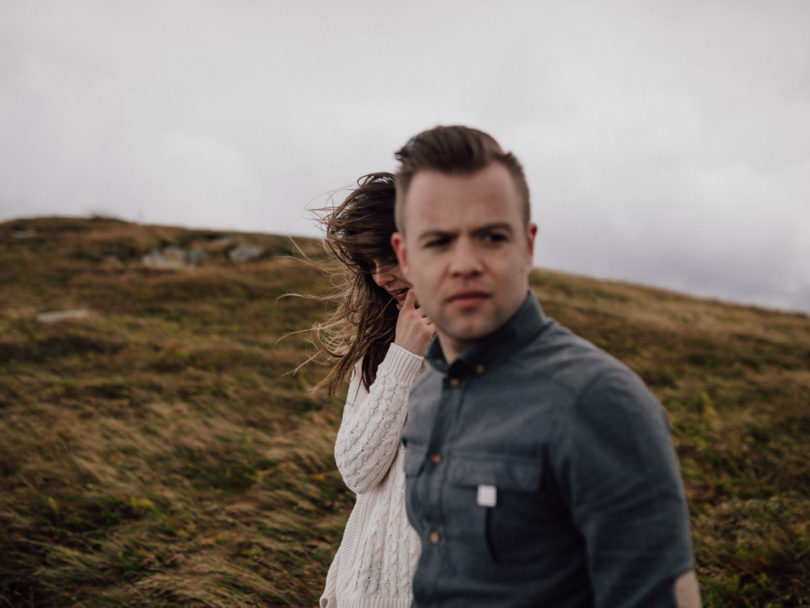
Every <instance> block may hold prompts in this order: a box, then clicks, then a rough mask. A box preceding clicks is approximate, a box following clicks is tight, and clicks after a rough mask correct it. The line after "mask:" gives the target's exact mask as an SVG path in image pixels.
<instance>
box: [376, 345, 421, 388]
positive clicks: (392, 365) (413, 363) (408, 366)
mask: <svg viewBox="0 0 810 608" xmlns="http://www.w3.org/2000/svg"><path fill="white" fill-rule="evenodd" d="M424 360H425V358H424V357H422V356H420V355H415V354H413V353H412V352H411V351H409V350H408V349H406V348H402V347H401V346H399V345H398V344H393V343H392V344H391V345H390V346H389V347H388V352H387V353H386V355H385V359H383V360H382V363H380V365H379V367H378V368H377V375H378V376H379V375H380V374H381V373H384V374H388V375H391V376H393V377H394V378H397V379H398V380H400V381H402V382H405V383H408V384H413V382H414V381H415V380H416V378H417V377H418V376H419V373H420V372H421V371H422V365H423V363H424Z"/></svg>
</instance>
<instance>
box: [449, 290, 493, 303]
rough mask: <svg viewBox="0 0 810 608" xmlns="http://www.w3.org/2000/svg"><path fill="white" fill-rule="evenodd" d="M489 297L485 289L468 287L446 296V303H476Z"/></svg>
mask: <svg viewBox="0 0 810 608" xmlns="http://www.w3.org/2000/svg"><path fill="white" fill-rule="evenodd" d="M488 297H489V294H488V293H486V292H485V291H478V290H476V289H470V290H465V291H459V292H457V293H454V294H453V295H452V296H450V297H449V298H447V303H448V304H451V303H452V304H461V305H465V304H477V303H479V302H481V301H482V300H485V299H487V298H488Z"/></svg>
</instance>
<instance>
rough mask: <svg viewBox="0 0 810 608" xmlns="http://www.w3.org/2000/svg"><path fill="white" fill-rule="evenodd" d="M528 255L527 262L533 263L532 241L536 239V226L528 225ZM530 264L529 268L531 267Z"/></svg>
mask: <svg viewBox="0 0 810 608" xmlns="http://www.w3.org/2000/svg"><path fill="white" fill-rule="evenodd" d="M527 236H528V243H527V244H528V250H527V252H528V254H529V260H530V262H531V263H533V262H534V240H535V238H536V237H537V224H529V233H528V235H527ZM531 263H530V264H529V266H531Z"/></svg>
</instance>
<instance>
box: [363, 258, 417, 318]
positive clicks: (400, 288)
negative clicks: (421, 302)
mask: <svg viewBox="0 0 810 608" xmlns="http://www.w3.org/2000/svg"><path fill="white" fill-rule="evenodd" d="M372 261H373V262H374V269H373V270H372V271H371V279H372V280H373V281H374V282H375V283H376V284H377V286H379V287H380V288H382V289H384V290H385V291H387V292H388V294H389V295H390V296H391V297H392V298H394V299H395V300H396V301H397V305H398V306H402V303H403V302H404V301H405V296H406V295H408V290H409V289H410V288H411V287H412V286H411V284H410V283H408V281H406V280H405V278H404V277H403V276H402V273H401V272H400V270H399V266H398V265H396V264H393V265H392V264H391V263H390V262H386V261H383V260H377V259H374V260H372Z"/></svg>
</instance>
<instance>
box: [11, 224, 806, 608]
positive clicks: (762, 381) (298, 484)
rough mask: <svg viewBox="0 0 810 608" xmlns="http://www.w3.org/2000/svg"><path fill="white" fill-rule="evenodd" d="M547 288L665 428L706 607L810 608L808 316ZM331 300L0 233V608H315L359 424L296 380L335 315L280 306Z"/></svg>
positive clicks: (122, 252) (123, 237)
mask: <svg viewBox="0 0 810 608" xmlns="http://www.w3.org/2000/svg"><path fill="white" fill-rule="evenodd" d="M240 244H249V245H254V246H256V247H259V248H261V250H262V254H261V256H260V257H259V258H257V259H255V260H252V261H248V262H242V263H237V262H234V261H232V260H231V258H230V252H231V251H232V250H233V248H234V247H235V246H237V245H240ZM299 245H300V246H301V248H302V249H303V252H304V253H306V254H307V255H308V256H309V257H310V258H312V259H313V260H315V261H316V262H319V263H323V264H326V262H327V261H326V259H325V258H324V257H323V255H322V253H321V249H320V246H319V244H318V243H316V242H314V241H307V240H302V241H299ZM171 248H174V249H171ZM155 251H157V252H162V253H163V254H164V255H165V256H166V257H167V258H170V260H173V261H174V264H175V266H177V268H165V267H155V266H149V265H145V264H144V263H143V256H144V255H147V254H149V253H150V252H155ZM183 255H185V257H186V258H187V259H189V260H190V261H191V262H192V263H193V264H192V265H191V266H184V265H183V263H182V258H183ZM172 256H173V257H172ZM296 256H298V257H299V259H295V257H296ZM178 260H179V261H178ZM164 266H171V264H165V265H164ZM532 285H533V287H534V288H535V289H536V291H537V293H538V296H539V297H540V300H541V302H542V303H543V306H544V309H545V310H546V312H547V313H548V314H550V315H551V316H553V317H555V318H557V319H558V320H559V321H560V322H562V323H563V324H565V325H567V326H569V327H570V328H572V329H573V330H574V331H576V332H577V333H579V334H580V335H582V336H584V337H586V338H588V339H589V340H591V341H593V342H594V343H596V344H597V345H599V346H601V347H602V348H604V349H606V350H607V351H609V352H611V353H613V354H614V355H616V356H617V357H619V358H620V359H622V360H624V361H625V362H627V363H628V364H629V365H630V366H631V367H633V368H634V369H635V370H636V371H637V372H638V373H639V374H640V375H641V376H642V377H643V378H644V379H645V381H646V382H647V383H648V384H649V385H650V387H651V388H652V390H653V391H654V392H655V393H656V394H657V395H658V397H659V398H660V399H661V401H662V403H663V404H664V406H665V407H666V409H667V412H668V414H669V417H670V421H671V424H672V429H673V440H674V442H675V445H676V449H677V452H678V455H679V458H680V462H681V467H682V470H683V475H684V483H685V486H686V491H687V495H688V498H689V503H690V510H691V516H692V525H693V533H694V545H695V552H696V559H697V570H698V575H699V578H700V582H701V589H702V592H703V597H704V605H706V606H810V529H809V527H810V467H808V464H807V463H808V462H810V409H809V408H810V317H808V316H807V315H799V314H787V313H780V312H774V311H769V310H763V309H758V308H753V307H744V306H735V305H731V304H726V303H721V302H716V301H709V300H701V299H695V298H690V297H687V296H684V295H680V294H676V293H671V292H666V291H662V290H655V289H649V288H644V287H639V286H634V285H629V284H623V283H615V282H607V281H597V280H594V279H590V278H585V277H579V276H572V275H566V274H562V273H557V272H552V271H548V270H536V271H534V273H533V275H532ZM328 288H329V274H328V273H327V272H325V271H324V270H323V269H319V268H317V267H316V266H315V265H313V264H309V263H306V262H303V261H301V260H300V256H299V254H298V253H296V251H295V249H294V247H293V246H292V243H291V241H290V239H288V238H286V237H280V236H273V235H265V234H246V233H230V232H215V231H208V230H186V229H179V228H170V227H155V226H142V225H137V224H131V223H125V222H120V221H116V220H112V219H103V218H95V219H65V218H40V219H30V220H16V221H11V222H6V223H4V224H0V607H5V606H14V607H32V606H58V607H63V606H175V605H182V606H217V607H218V606H222V607H226V606H227V607H233V606H314V605H316V604H317V597H318V595H319V593H320V590H321V588H322V584H323V580H324V577H325V575H326V569H327V567H328V565H329V562H330V560H331V556H332V554H333V552H334V550H335V549H336V548H337V545H338V543H339V540H340V537H341V534H342V529H343V525H344V523H345V521H346V518H347V516H348V513H349V510H350V509H351V506H352V504H353V496H352V495H351V493H350V492H349V491H348V490H346V489H345V488H344V486H343V484H342V482H341V479H340V477H339V475H338V474H337V472H336V471H335V465H334V460H333V457H332V442H333V440H334V436H335V433H336V430H337V426H338V423H339V420H340V412H341V406H342V404H341V403H330V402H329V401H327V399H326V397H325V395H324V394H322V393H312V392H311V390H310V387H311V386H312V385H314V384H315V383H316V382H317V380H318V379H319V378H320V377H321V376H322V375H323V373H324V369H323V368H322V367H320V366H319V364H318V363H311V364H309V365H306V366H304V367H303V368H302V369H301V370H300V371H299V372H298V373H297V374H294V373H292V370H293V369H294V368H295V367H296V366H298V365H299V364H300V363H301V362H302V361H304V360H305V359H306V358H307V357H308V356H309V355H310V354H311V347H310V346H309V344H308V341H307V336H306V335H305V334H295V333H292V332H295V331H296V330H300V329H302V328H307V327H309V326H310V325H311V323H312V322H313V320H315V319H317V318H320V317H321V316H322V315H324V313H325V311H326V306H327V305H326V304H324V303H323V302H321V301H319V300H317V299H316V298H307V297H285V294H288V293H291V292H296V293H310V294H312V295H323V294H324V293H326V292H327V291H328ZM59 311H72V312H71V313H70V314H68V315H63V317H66V318H60V317H59V316H58V315H48V314H43V313H51V312H59Z"/></svg>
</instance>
